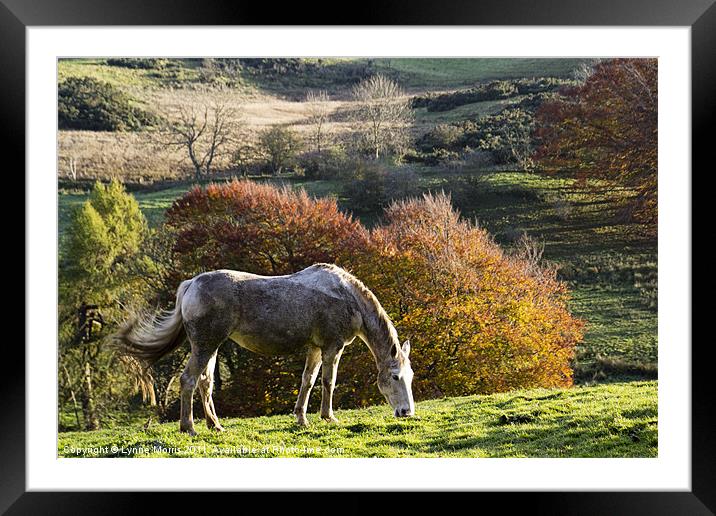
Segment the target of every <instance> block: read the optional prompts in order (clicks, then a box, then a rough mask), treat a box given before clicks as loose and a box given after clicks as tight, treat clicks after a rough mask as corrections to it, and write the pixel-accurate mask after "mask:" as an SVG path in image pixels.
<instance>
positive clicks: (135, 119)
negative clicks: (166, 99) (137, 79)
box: [57, 77, 158, 131]
mask: <svg viewBox="0 0 716 516" xmlns="http://www.w3.org/2000/svg"><path fill="white" fill-rule="evenodd" d="M57 102H58V106H57V115H58V125H59V128H60V129H83V130H87V131H136V130H139V129H142V128H144V127H147V126H152V125H156V124H157V123H158V118H157V117H156V116H155V115H153V114H152V113H149V112H147V111H145V110H143V109H141V108H139V107H137V105H136V101H135V100H134V99H132V98H131V97H130V96H129V95H127V94H125V93H123V92H122V91H120V90H119V89H117V88H116V87H114V86H112V85H111V84H110V83H107V82H103V81H98V80H96V79H92V78H90V77H81V78H80V77H70V78H68V79H66V80H64V81H62V82H61V83H60V85H59V87H58V99H57Z"/></svg>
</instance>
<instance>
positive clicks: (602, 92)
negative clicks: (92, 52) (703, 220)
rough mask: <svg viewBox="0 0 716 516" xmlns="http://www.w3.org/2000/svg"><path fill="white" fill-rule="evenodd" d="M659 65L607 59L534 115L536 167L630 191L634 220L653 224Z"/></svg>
mask: <svg viewBox="0 0 716 516" xmlns="http://www.w3.org/2000/svg"><path fill="white" fill-rule="evenodd" d="M657 75H658V66H657V60H656V59H612V60H608V61H603V62H601V63H598V64H597V65H595V66H594V69H593V71H592V73H591V74H590V75H589V76H588V78H587V79H586V81H585V82H584V83H583V84H582V85H580V86H576V87H572V88H567V89H565V90H564V91H563V95H562V96H560V97H557V98H555V99H554V100H551V101H547V102H544V103H543V104H542V105H541V106H540V108H539V109H538V110H537V113H536V118H535V125H536V127H537V129H536V130H535V138H536V140H537V143H538V148H537V151H536V155H535V157H536V159H537V162H538V163H539V164H540V165H541V167H542V168H543V169H544V170H546V171H548V172H567V173H573V174H574V175H576V176H577V177H580V178H597V179H605V180H607V181H609V182H610V183H611V184H613V185H615V186H622V187H627V188H630V189H633V190H634V191H635V192H636V195H635V196H634V197H633V198H632V199H631V202H629V205H628V206H629V211H630V213H631V214H632V215H633V217H634V218H635V219H636V220H638V221H640V222H644V223H647V224H652V225H655V224H656V220H657V118H658V95H657V93H658V90H657V78H658V77H657Z"/></svg>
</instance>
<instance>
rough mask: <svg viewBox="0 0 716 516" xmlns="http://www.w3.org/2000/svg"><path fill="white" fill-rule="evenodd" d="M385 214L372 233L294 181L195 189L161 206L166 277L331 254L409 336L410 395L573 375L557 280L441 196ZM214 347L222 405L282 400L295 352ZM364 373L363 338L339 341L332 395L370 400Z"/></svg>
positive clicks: (282, 404) (287, 268)
mask: <svg viewBox="0 0 716 516" xmlns="http://www.w3.org/2000/svg"><path fill="white" fill-rule="evenodd" d="M385 217H386V223H385V224H384V225H382V226H379V227H377V228H375V229H374V230H372V231H370V232H369V231H367V230H366V229H365V228H364V227H363V226H362V225H361V224H360V223H358V222H357V221H354V220H352V219H351V218H350V217H349V216H346V215H344V214H342V213H341V212H340V211H339V210H338V208H337V207H336V203H335V201H334V200H328V199H312V198H310V197H309V196H307V195H306V194H305V193H304V192H294V191H291V190H287V189H277V188H274V187H271V186H267V185H259V184H256V183H252V182H249V181H238V182H233V183H231V184H228V185H221V186H218V185H212V186H209V187H207V188H206V189H198V188H197V189H194V190H192V191H191V192H190V193H188V194H187V195H186V196H185V197H183V198H182V199H180V200H178V201H176V202H175V204H174V206H173V207H172V208H171V209H170V210H169V211H168V214H167V225H168V227H169V228H170V230H171V231H172V232H173V234H174V238H175V244H174V252H175V259H174V263H175V265H176V267H175V271H174V273H175V276H176V282H174V283H176V284H178V281H179V280H182V279H186V277H188V276H191V275H193V274H196V273H198V272H200V271H202V270H209V269H216V268H232V269H238V270H244V271H250V272H254V273H258V274H269V275H271V274H285V273H291V272H295V271H298V270H300V269H302V268H304V267H306V266H308V265H311V264H312V263H315V262H318V261H324V262H334V263H337V264H339V265H341V266H343V267H344V268H346V269H348V270H350V271H352V272H353V273H354V274H356V276H358V277H359V278H360V279H362V280H363V281H364V282H365V283H366V285H367V286H368V287H369V288H371V289H372V290H373V291H374V292H375V294H376V295H377V296H378V299H379V300H380V301H381V303H382V304H383V306H384V307H385V308H386V310H387V311H388V313H389V314H390V316H391V318H392V319H393V320H394V322H395V324H396V326H397V328H398V332H399V334H400V336H401V338H403V339H404V338H410V339H411V342H412V343H413V352H412V353H411V359H412V361H413V369H414V371H415V380H414V392H415V394H416V397H417V398H418V399H425V398H429V397H434V396H440V395H450V396H454V395H466V394H473V393H486V392H494V391H503V390H507V389H511V388H517V387H531V386H545V387H547V386H567V385H570V384H571V369H570V360H571V357H572V356H573V352H574V345H575V343H576V342H577V341H578V340H579V339H580V338H581V328H582V323H581V321H579V320H577V319H575V318H573V317H572V316H571V315H570V314H569V312H568V311H567V308H566V301H567V291H566V289H565V287H564V285H563V284H562V283H560V282H558V281H557V280H556V279H555V277H554V273H553V272H552V271H551V270H548V269H542V268H539V267H535V264H533V263H528V262H527V261H525V260H522V259H520V258H516V257H514V256H510V255H507V254H505V253H504V252H502V251H501V250H500V248H499V247H498V246H497V245H496V244H495V243H494V242H493V241H492V240H491V239H490V237H489V235H488V234H487V232H486V231H484V230H483V229H480V228H478V227H476V226H474V225H472V224H470V223H468V222H466V221H463V220H461V219H460V217H459V216H458V214H457V213H456V212H455V211H454V210H453V209H452V207H451V204H450V200H449V198H448V197H446V196H444V195H439V196H427V197H425V198H423V199H420V200H410V201H404V202H400V203H394V204H393V205H392V206H391V207H390V208H388V209H387V210H386V213H385ZM174 283H172V284H174ZM220 356H221V357H222V358H223V359H224V363H225V365H226V366H228V367H229V369H230V371H231V373H232V376H231V379H230V385H229V386H228V388H227V389H222V392H220V393H218V394H217V404H221V405H222V407H221V410H222V412H224V413H226V414H231V413H233V414H240V415H251V414H265V413H275V412H289V411H290V410H291V409H292V408H293V404H294V403H295V395H296V389H297V388H298V385H299V383H300V375H301V370H302V366H303V357H296V358H282V357H278V358H274V357H262V356H259V355H255V354H252V353H249V352H247V351H244V350H241V349H240V348H239V347H238V346H223V347H222V354H221V355H220ZM375 374H376V372H375V367H374V363H373V359H372V357H371V356H370V353H369V351H368V350H367V347H366V346H364V345H362V344H360V343H359V342H356V343H355V344H353V345H351V346H348V348H347V350H346V353H345V354H344V356H343V359H342V361H341V366H340V369H339V375H338V385H337V390H336V405H337V406H339V407H342V408H347V407H351V406H365V405H368V404H372V403H374V402H380V400H381V397H380V394H379V393H378V390H377V388H376V387H375V385H374V382H375ZM318 390H319V389H318ZM317 398H318V395H316V396H314V397H313V402H314V403H315V402H316V401H317Z"/></svg>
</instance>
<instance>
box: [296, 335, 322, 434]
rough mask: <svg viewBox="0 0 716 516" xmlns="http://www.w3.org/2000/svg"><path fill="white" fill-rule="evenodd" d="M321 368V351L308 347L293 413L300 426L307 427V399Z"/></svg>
mask: <svg viewBox="0 0 716 516" xmlns="http://www.w3.org/2000/svg"><path fill="white" fill-rule="evenodd" d="M319 367H321V349H320V348H316V347H309V348H308V353H307V354H306V367H304V368H303V376H302V377H301V389H300V390H299V391H298V399H297V400H296V408H294V409H293V413H294V414H295V415H296V423H298V424H299V425H301V426H308V420H307V419H306V410H307V409H308V398H309V397H310V396H311V389H313V384H314V382H315V381H316V377H317V376H318V368H319Z"/></svg>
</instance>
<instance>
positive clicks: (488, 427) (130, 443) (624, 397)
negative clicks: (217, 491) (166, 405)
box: [58, 382, 658, 457]
mask: <svg viewBox="0 0 716 516" xmlns="http://www.w3.org/2000/svg"><path fill="white" fill-rule="evenodd" d="M338 390H340V385H339V386H338ZM314 394H315V393H314ZM416 414H417V417H415V418H411V419H396V418H394V417H393V416H392V413H391V411H390V409H389V408H388V407H387V406H385V405H384V406H376V407H370V408H367V409H362V410H337V411H336V416H337V417H338V419H339V423H337V424H329V423H325V422H324V421H322V420H320V419H319V417H318V415H317V414H310V415H309V420H310V422H311V426H310V427H309V428H301V427H297V426H296V425H295V423H294V421H293V417H292V416H289V415H281V416H271V417H259V418H251V419H238V418H234V419H222V424H223V426H224V428H225V429H226V431H225V432H223V433H221V434H217V433H215V432H214V431H211V430H209V429H207V428H206V426H205V425H204V424H203V421H201V420H199V421H196V422H195V424H196V428H197V431H198V435H197V436H196V437H194V438H192V437H189V436H187V435H186V434H181V433H179V425H178V423H177V422H171V423H165V424H151V425H149V427H148V428H147V429H146V430H145V429H144V428H143V425H141V424H136V425H132V426H122V427H117V428H113V429H110V430H100V431H96V432H66V433H60V434H59V442H58V454H59V455H60V456H64V457H73V456H87V457H129V456H136V457H655V456H656V455H657V444H658V432H657V383H656V382H630V383H624V384H608V385H600V386H596V387H577V388H572V389H554V390H547V389H533V390H521V391H513V392H509V393H503V394H493V395H489V396H467V397H459V398H445V399H440V400H430V401H424V402H421V403H418V404H417V412H416ZM113 447H114V449H113Z"/></svg>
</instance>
